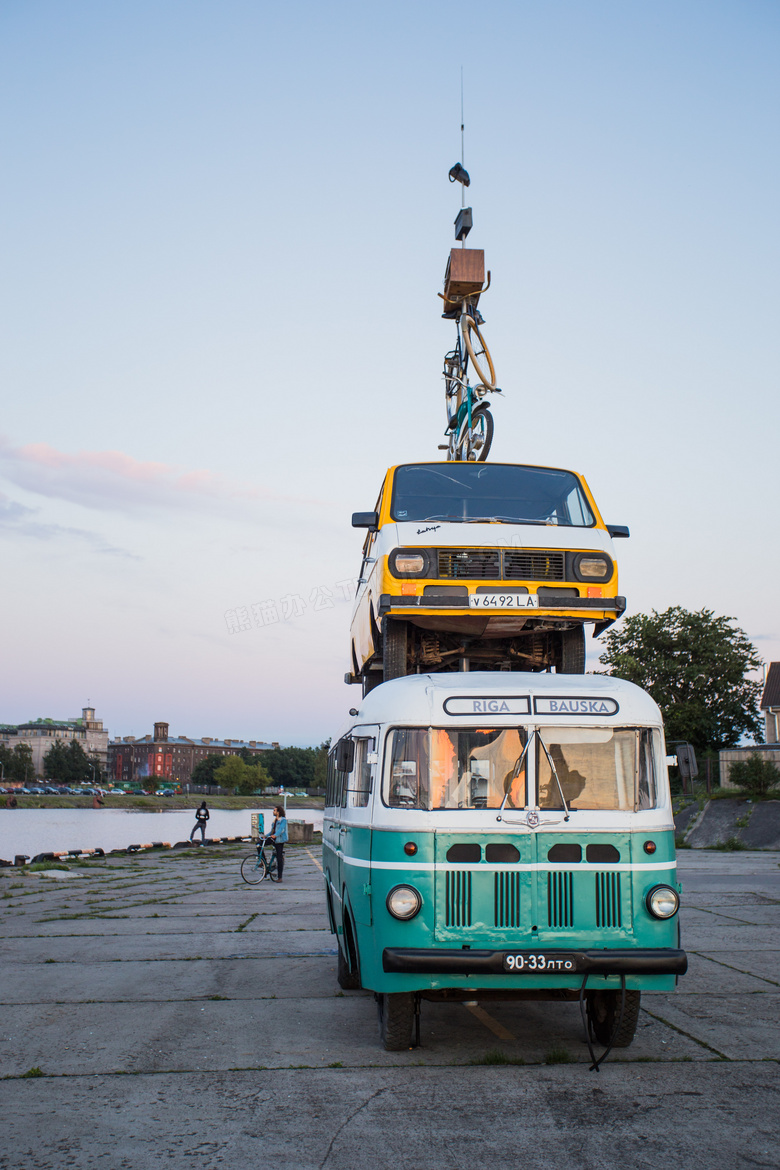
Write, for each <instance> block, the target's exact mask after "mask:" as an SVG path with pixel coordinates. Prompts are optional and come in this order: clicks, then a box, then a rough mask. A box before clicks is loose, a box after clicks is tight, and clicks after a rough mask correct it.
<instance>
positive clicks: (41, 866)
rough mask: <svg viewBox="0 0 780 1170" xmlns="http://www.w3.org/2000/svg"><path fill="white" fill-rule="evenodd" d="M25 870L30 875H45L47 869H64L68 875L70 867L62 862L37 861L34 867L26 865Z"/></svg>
mask: <svg viewBox="0 0 780 1170" xmlns="http://www.w3.org/2000/svg"><path fill="white" fill-rule="evenodd" d="M24 868H25V869H26V870H27V872H28V873H43V872H44V871H45V870H47V869H62V870H64V871H65V872H66V873H68V871H69V870H70V866H69V865H65V864H64V863H63V862H61V861H35V862H33V864H32V865H26V866H25V867H24Z"/></svg>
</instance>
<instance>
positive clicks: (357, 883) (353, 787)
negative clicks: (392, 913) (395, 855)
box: [339, 724, 379, 926]
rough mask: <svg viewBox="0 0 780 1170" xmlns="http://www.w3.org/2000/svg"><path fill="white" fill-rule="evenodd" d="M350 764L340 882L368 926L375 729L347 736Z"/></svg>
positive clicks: (358, 730)
mask: <svg viewBox="0 0 780 1170" xmlns="http://www.w3.org/2000/svg"><path fill="white" fill-rule="evenodd" d="M349 742H350V743H351V748H350V751H349V756H350V757H351V758H349V759H347V760H346V762H347V763H349V764H350V765H351V767H350V769H349V773H348V775H347V776H346V783H345V785H344V789H343V794H342V809H341V826H340V838H341V840H340V848H339V854H340V880H341V889H342V896H343V897H345V898H347V899H348V900H349V904H350V907H351V909H352V913H353V914H354V916H355V920H356V921H357V922H362V923H364V924H365V925H367V926H370V925H371V797H372V793H373V791H374V787H375V785H376V777H377V761H378V756H377V745H378V743H379V727H378V726H377V725H374V724H366V725H362V726H359V727H354V728H353V729H352V732H351V733H350V737H349Z"/></svg>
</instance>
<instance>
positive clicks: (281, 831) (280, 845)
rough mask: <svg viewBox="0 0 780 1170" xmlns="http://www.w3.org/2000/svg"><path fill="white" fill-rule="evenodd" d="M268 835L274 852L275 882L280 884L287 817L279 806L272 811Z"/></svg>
mask: <svg viewBox="0 0 780 1170" xmlns="http://www.w3.org/2000/svg"><path fill="white" fill-rule="evenodd" d="M268 835H269V837H270V838H271V840H272V841H273V843H274V849H275V850H276V872H277V874H278V875H279V876H278V878H277V879H276V880H277V881H279V882H280V881H281V880H282V873H283V871H284V843H285V841H286V840H287V816H286V814H285V811H284V809H283V808H282V806H281V805H280V804H277V806H276V808H275V809H274V823H273V824H272V825H271V832H270V833H269V834H268Z"/></svg>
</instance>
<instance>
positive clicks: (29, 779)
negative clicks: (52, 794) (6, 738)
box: [0, 743, 35, 784]
mask: <svg viewBox="0 0 780 1170" xmlns="http://www.w3.org/2000/svg"><path fill="white" fill-rule="evenodd" d="M0 763H2V765H3V775H4V778H5V779H6V780H7V781H9V782H10V783H11V784H14V783H16V784H32V783H33V781H34V780H35V768H34V767H33V758H32V748H31V747H30V745H29V744H28V743H18V744H17V745H16V747H14V748H13V749H11V748H8V747H6V746H5V744H3V745H2V746H0Z"/></svg>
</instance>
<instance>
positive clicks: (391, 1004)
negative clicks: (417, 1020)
mask: <svg viewBox="0 0 780 1170" xmlns="http://www.w3.org/2000/svg"><path fill="white" fill-rule="evenodd" d="M376 1006H377V1012H378V1014H379V1039H380V1040H381V1041H382V1043H383V1044H384V1046H385V1048H386V1050H387V1051H388V1052H405V1051H406V1050H407V1048H411V1047H413V1038H412V1033H413V1031H414V993H413V992H411V991H393V992H389V993H386V994H384V995H380V994H377V997H376Z"/></svg>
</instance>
